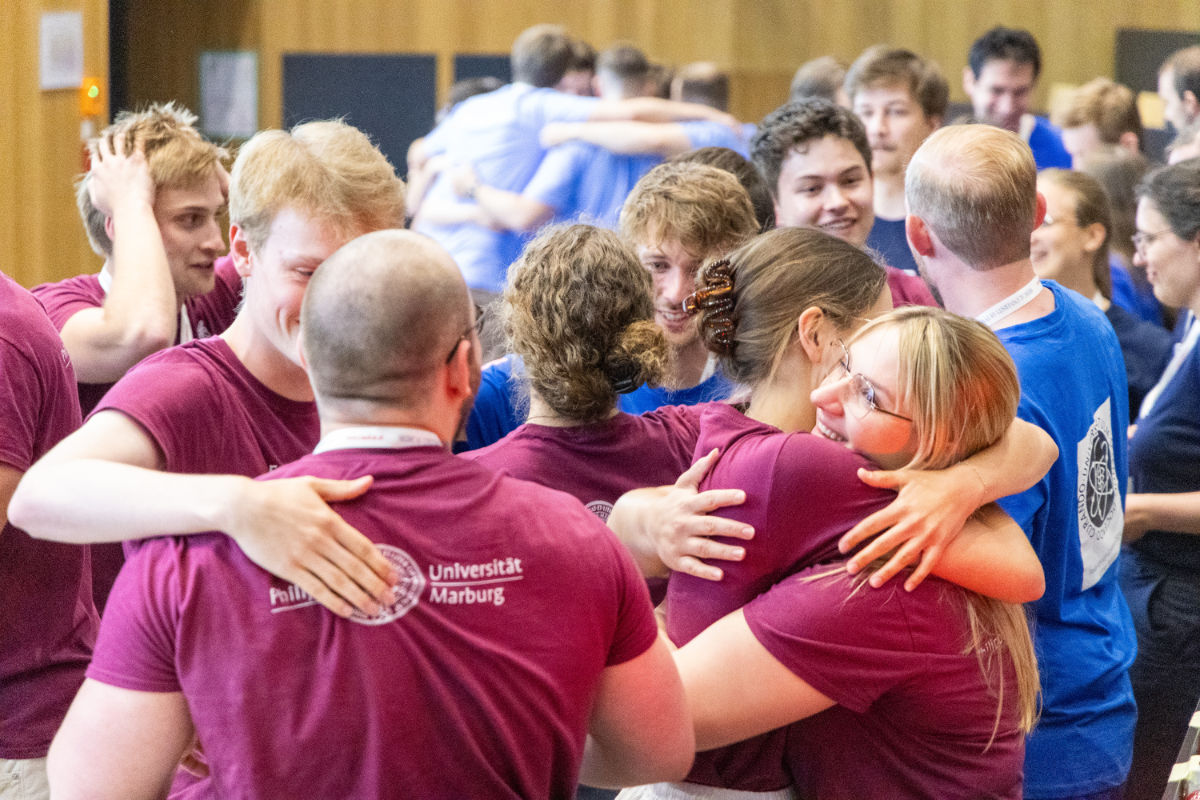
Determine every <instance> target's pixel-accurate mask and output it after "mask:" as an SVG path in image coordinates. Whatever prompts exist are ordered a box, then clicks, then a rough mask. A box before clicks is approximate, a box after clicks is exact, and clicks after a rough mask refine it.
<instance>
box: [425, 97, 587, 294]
mask: <svg viewBox="0 0 1200 800" xmlns="http://www.w3.org/2000/svg"><path fill="white" fill-rule="evenodd" d="M598 102H599V101H598V100H597V99H596V98H594V97H576V96H575V95H570V94H564V93H563V92H558V91H555V90H554V89H536V88H534V87H533V86H530V85H529V84H527V83H512V84H509V85H507V86H503V87H501V88H499V89H497V90H496V91H494V92H488V93H487V94H481V95H476V96H475V97H471V98H468V99H467V100H464V101H463V102H462V103H459V104H458V105H457V106H455V108H454V110H453V111H452V112H451V113H450V116H448V117H446V119H445V120H443V121H442V124H441V125H439V126H438V127H437V128H435V129H434V130H433V131H432V132H431V133H430V134H429V136H427V137H425V148H426V151H427V152H428V153H429V154H430V155H439V154H444V155H446V156H447V157H448V158H449V159H450V160H451V161H453V162H455V163H469V164H471V165H472V166H474V168H475V171H476V173H477V174H478V175H479V180H480V182H482V183H485V184H487V185H488V186H494V187H496V188H497V189H504V190H505V191H509V192H517V193H520V192H522V191H524V189H525V187H526V186H527V185H528V184H529V181H530V179H531V178H532V177H533V175H534V173H535V172H536V171H537V168H538V165H539V164H540V163H541V161H542V157H543V156H544V155H545V150H544V149H543V148H542V146H541V144H540V143H539V141H538V135H539V134H540V133H541V130H542V127H543V126H545V125H546V124H547V123H549V122H583V121H584V120H586V119H587V118H588V117H589V116H591V114H592V111H593V110H594V108H595V104H596V103H598ZM426 202H430V203H433V202H438V203H449V204H459V203H464V202H467V201H463V200H460V199H459V198H458V197H457V195H455V193H454V189H453V187H452V186H451V182H450V175H449V171H443V172H442V173H441V174H440V175H439V176H438V177H437V178H436V179H435V180H434V182H433V185H432V186H430V188H429V196H428V198H427V201H426ZM417 230H418V231H420V232H421V233H424V234H427V235H428V236H430V237H431V238H433V239H435V240H436V241H437V242H439V243H440V244H441V245H442V246H443V247H445V248H446V249H447V250H448V251H449V252H450V255H451V256H453V257H454V261H455V263H457V264H458V266H459V268H460V269H461V270H462V272H463V276H464V277H465V278H466V280H467V285H468V286H470V287H471V288H473V289H486V290H487V291H490V292H498V291H500V289H501V288H502V286H503V284H504V276H505V273H506V272H507V270H508V265H509V264H511V263H512V262H513V261H515V260H516V258H517V256H518V255H520V252H521V246H522V244H523V242H524V239H523V237H521V236H520V235H518V234H515V233H511V232H508V231H496V230H492V229H491V228H485V227H482V226H479V225H472V224H462V225H431V224H427V223H420V222H419V221H418V224H417Z"/></svg>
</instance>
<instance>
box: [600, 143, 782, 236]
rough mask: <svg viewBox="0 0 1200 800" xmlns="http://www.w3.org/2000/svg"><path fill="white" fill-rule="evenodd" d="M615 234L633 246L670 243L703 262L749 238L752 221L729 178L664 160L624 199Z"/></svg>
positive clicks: (745, 201)
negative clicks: (675, 242)
mask: <svg viewBox="0 0 1200 800" xmlns="http://www.w3.org/2000/svg"><path fill="white" fill-rule="evenodd" d="M620 231H621V235H622V236H623V237H624V238H625V240H626V241H627V242H629V243H630V244H633V245H639V244H641V245H655V244H660V243H661V242H664V241H667V240H674V241H678V242H679V244H681V245H682V246H683V249H684V250H687V251H688V252H689V253H691V254H692V255H693V256H695V257H696V258H700V259H708V258H713V257H714V256H716V255H723V254H724V253H725V252H726V251H727V250H730V249H732V248H734V247H737V246H738V245H739V244H741V243H742V242H744V241H745V240H746V239H748V238H750V237H751V236H753V235H754V234H755V233H756V232H757V231H758V222H757V220H756V219H755V216H754V206H752V205H751V204H750V196H749V195H748V194H746V190H745V189H743V188H742V185H741V184H740V183H738V180H737V178H735V177H734V176H733V175H731V174H729V173H728V172H726V171H724V170H721V169H717V168H716V167H710V166H708V165H706V164H694V163H686V162H676V163H672V162H668V163H666V164H659V165H658V166H657V167H655V168H654V169H652V170H650V171H649V172H647V173H646V174H645V175H643V176H642V179H641V180H640V181H638V182H637V185H636V186H634V187H633V191H631V192H630V193H629V196H628V197H627V198H625V205H624V206H623V207H622V208H621V218H620Z"/></svg>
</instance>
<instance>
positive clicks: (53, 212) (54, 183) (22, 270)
mask: <svg viewBox="0 0 1200 800" xmlns="http://www.w3.org/2000/svg"><path fill="white" fill-rule="evenodd" d="M43 11H81V12H83V24H84V74H86V75H97V76H100V77H101V78H103V79H105V80H107V75H108V3H107V2H106V0H4V12H3V14H0V17H3V22H2V23H0V93H2V94H3V99H2V100H0V165H3V170H4V173H3V181H2V182H0V220H3V222H2V223H0V253H3V260H2V261H0V270H3V271H4V272H5V273H7V274H8V275H10V276H11V277H13V278H14V279H16V280H17V281H18V282H19V283H22V284H23V285H25V286H27V287H29V286H33V285H35V284H37V283H41V282H44V281H49V280H58V279H60V278H64V277H68V276H71V275H76V274H78V273H80V272H85V271H89V270H93V269H97V268H98V267H99V261H98V259H97V258H96V256H95V255H94V254H93V253H92V251H91V248H90V247H88V244H87V238H86V236H85V235H84V233H83V226H82V225H81V224H80V221H79V215H78V214H77V212H76V211H75V201H74V191H73V188H72V184H73V181H74V179H75V177H76V175H77V174H78V173H79V171H80V167H81V152H82V151H81V147H80V135H79V133H80V132H79V126H80V122H81V120H80V114H79V92H78V90H75V89H70V90H57V91H49V92H43V91H41V89H40V86H39V74H38V46H39V42H38V26H39V21H40V17H41V13H42V12H43Z"/></svg>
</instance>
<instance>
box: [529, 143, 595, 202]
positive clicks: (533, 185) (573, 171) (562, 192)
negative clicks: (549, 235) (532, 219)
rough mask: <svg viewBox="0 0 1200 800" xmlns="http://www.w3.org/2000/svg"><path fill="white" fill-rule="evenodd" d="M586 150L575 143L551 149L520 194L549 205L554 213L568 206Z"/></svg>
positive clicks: (585, 157)
mask: <svg viewBox="0 0 1200 800" xmlns="http://www.w3.org/2000/svg"><path fill="white" fill-rule="evenodd" d="M587 152H588V148H586V147H584V146H582V145H580V144H578V143H575V142H572V143H569V144H563V145H559V146H558V147H553V148H551V149H550V150H549V152H547V153H546V157H545V158H543V159H542V163H541V164H540V165H539V166H538V169H537V172H536V173H534V175H533V178H532V179H531V180H530V181H529V185H528V186H526V187H525V191H524V192H523V194H525V195H526V196H527V197H531V198H533V199H534V200H537V201H538V202H539V203H543V204H545V205H548V206H550V207H551V208H553V209H554V213H555V214H556V215H558V214H561V213H562V211H563V209H565V208H571V207H572V206H573V205H574V203H572V200H573V199H574V197H575V191H576V188H577V187H578V186H579V177H580V176H581V175H582V174H583V169H582V166H583V165H584V164H585V163H586V159H587Z"/></svg>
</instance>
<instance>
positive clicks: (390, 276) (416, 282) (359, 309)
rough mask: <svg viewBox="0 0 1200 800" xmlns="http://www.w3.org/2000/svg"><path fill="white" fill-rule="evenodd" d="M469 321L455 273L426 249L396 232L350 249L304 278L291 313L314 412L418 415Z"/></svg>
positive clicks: (430, 244)
mask: <svg viewBox="0 0 1200 800" xmlns="http://www.w3.org/2000/svg"><path fill="white" fill-rule="evenodd" d="M470 314H471V312H470V300H469V297H468V294H467V286H466V283H465V282H464V281H463V278H462V275H461V274H460V273H459V271H458V267H456V266H455V264H454V261H453V260H452V259H451V258H450V256H449V254H448V253H446V251H445V250H443V249H442V248H441V246H440V245H438V244H437V243H435V242H434V241H433V240H432V239H429V238H427V237H425V236H421V235H420V234H416V233H412V232H410V231H401V230H384V231H376V232H374V233H369V234H366V235H364V236H360V237H358V238H357V239H354V240H353V241H351V242H349V243H348V244H346V245H345V246H343V247H342V248H341V249H339V250H338V251H337V252H335V253H334V254H333V255H332V256H330V257H329V258H328V259H327V260H326V261H325V262H324V263H323V264H322V265H321V267H320V269H318V270H317V271H316V272H315V273H314V274H313V277H312V280H311V281H310V283H309V285H308V290H307V291H306V292H305V296H304V305H303V307H302V309H301V314H300V330H301V342H302V347H303V349H304V357H305V360H306V362H307V365H308V372H309V377H310V379H311V380H312V384H313V390H314V392H315V393H316V396H317V402H318V404H319V405H320V407H321V408H322V410H323V411H324V410H327V409H330V408H335V407H337V406H338V404H345V403H354V404H356V406H355V407H361V404H362V403H369V404H375V405H378V406H386V407H393V408H404V409H415V408H421V407H423V405H425V404H426V403H427V402H428V400H429V399H430V398H429V390H430V386H431V383H430V382H431V380H432V378H433V375H434V373H435V372H436V370H437V369H438V368H439V367H440V366H441V365H442V364H443V363H444V361H443V359H444V358H445V354H446V353H447V352H449V351H450V350H451V348H452V347H453V345H454V343H455V342H456V341H457V338H458V337H459V336H461V334H462V332H463V330H469V327H470V322H471V319H470Z"/></svg>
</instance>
